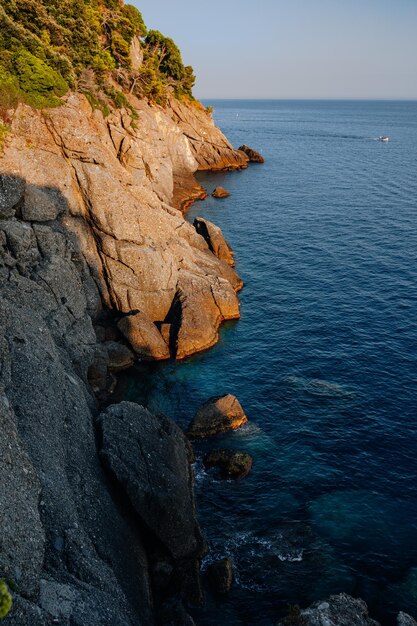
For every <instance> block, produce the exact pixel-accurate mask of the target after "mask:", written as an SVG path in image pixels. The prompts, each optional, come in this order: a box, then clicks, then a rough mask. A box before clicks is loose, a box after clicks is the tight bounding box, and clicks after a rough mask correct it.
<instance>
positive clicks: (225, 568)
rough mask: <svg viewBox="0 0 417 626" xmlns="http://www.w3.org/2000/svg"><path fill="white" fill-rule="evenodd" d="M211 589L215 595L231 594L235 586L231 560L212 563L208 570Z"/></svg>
mask: <svg viewBox="0 0 417 626" xmlns="http://www.w3.org/2000/svg"><path fill="white" fill-rule="evenodd" d="M207 576H208V580H209V583H210V587H211V588H212V590H213V591H214V593H218V594H219V595H224V594H225V593H229V591H230V589H231V588H232V584H233V564H232V561H231V560H230V559H222V560H221V561H215V562H214V563H211V564H210V565H209V566H208V568H207Z"/></svg>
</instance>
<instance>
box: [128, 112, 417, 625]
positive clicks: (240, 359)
mask: <svg viewBox="0 0 417 626" xmlns="http://www.w3.org/2000/svg"><path fill="white" fill-rule="evenodd" d="M204 104H206V105H210V106H212V107H213V108H214V119H215V122H216V123H217V125H218V126H219V127H220V128H221V129H222V130H223V132H224V133H225V134H226V136H227V137H228V138H229V140H230V141H231V142H232V143H233V145H234V146H235V147H238V146H240V145H241V144H243V143H245V144H248V145H249V146H251V147H253V148H255V149H256V150H258V151H260V152H261V154H262V155H263V156H264V158H265V163H264V164H263V165H259V164H252V165H251V166H250V167H249V168H248V169H247V170H244V171H241V172H234V173H224V172H223V173H208V174H199V175H198V178H199V180H200V182H201V183H202V184H203V185H204V186H205V187H206V189H207V191H208V192H211V191H212V190H213V189H214V187H216V186H218V185H222V186H224V187H225V188H226V189H228V190H229V191H230V192H231V196H230V197H229V198H227V199H224V200H216V199H214V198H211V197H210V196H209V197H208V198H207V199H206V200H205V201H203V202H197V203H195V204H194V205H193V206H192V207H191V208H190V209H189V211H188V214H187V219H188V220H189V221H190V222H192V221H193V219H194V218H195V217H197V216H201V217H204V218H206V219H208V220H211V221H213V222H215V223H216V224H218V225H219V226H220V227H221V228H222V230H223V233H224V235H225V237H226V238H227V240H228V241H229V243H230V244H231V246H232V247H233V249H234V251H235V255H236V269H237V271H238V273H239V274H240V276H241V277H242V278H243V280H244V283H245V286H244V289H243V291H242V292H241V293H240V299H241V319H240V320H238V321H234V322H228V323H226V324H224V325H223V326H222V329H221V332H220V341H219V343H218V344H217V345H216V346H215V347H214V348H212V349H211V350H209V351H207V352H203V353H200V354H198V355H195V356H193V357H191V358H188V359H186V360H185V361H182V362H174V361H169V362H164V363H158V364H143V365H138V366H136V367H135V368H134V369H132V370H131V371H130V372H129V373H128V374H127V375H126V376H125V377H124V379H123V381H122V384H123V389H124V397H125V398H126V399H129V400H134V401H137V402H140V403H142V404H145V405H146V406H148V407H149V408H150V409H151V410H153V411H162V412H164V413H166V414H167V415H169V416H170V417H171V418H173V419H174V420H176V421H177V422H178V424H180V426H181V427H183V428H186V427H187V425H188V423H189V421H190V420H191V418H192V417H193V414H194V413H195V411H196V409H197V408H198V407H199V406H200V405H201V404H202V403H203V402H205V401H206V400H207V399H208V398H210V397H211V396H214V395H220V394H225V393H232V394H235V395H236V396H237V397H238V398H239V400H240V402H241V404H242V406H243V408H244V410H245V412H246V414H247V416H248V419H249V423H248V425H247V426H245V427H243V428H242V429H240V430H238V431H235V432H233V433H229V434H226V435H224V436H220V437H218V438H216V439H212V440H210V441H206V442H203V443H201V444H197V445H196V452H197V461H196V464H195V467H194V470H195V475H196V482H195V491H196V503H197V511H198V517H199V520H200V524H201V527H202V530H203V532H204V535H205V537H206V539H207V543H208V547H209V551H208V555H207V556H206V557H205V559H204V560H203V564H202V567H203V571H204V570H206V568H207V567H208V565H209V564H210V562H213V561H215V560H217V559H220V558H224V557H228V558H230V559H232V561H233V564H234V570H235V581H234V585H233V588H232V590H231V592H230V593H229V594H228V595H227V596H225V597H223V598H220V597H215V596H213V595H212V594H211V592H210V590H209V588H208V587H207V585H206V584H205V594H206V606H205V608H204V609H203V610H199V609H196V610H194V611H193V615H194V618H195V620H196V622H197V623H198V624H199V625H200V626H212V625H213V624H216V625H219V626H223V625H225V626H226V625H227V626H241V625H246V624H250V625H253V626H273V625H275V624H276V623H277V622H278V620H279V619H280V617H281V616H282V615H284V614H285V613H286V611H287V610H288V607H289V606H291V605H301V606H302V607H304V606H307V605H309V604H310V603H312V602H314V601H317V600H323V599H325V598H326V597H328V596H329V595H330V594H335V593H339V592H342V591H344V592H347V593H349V594H352V595H353V596H356V597H361V598H363V599H364V600H365V601H366V602H367V603H368V606H369V609H370V612H371V614H372V616H373V617H374V618H376V619H378V620H380V621H381V623H382V624H384V625H387V626H388V625H393V624H394V623H395V615H396V613H397V612H398V611H399V610H403V611H406V612H408V613H410V614H411V615H413V616H414V617H415V618H417V102H410V101H409V102H406V101H402V102H400V101H398V102H394V101H275V100H253V101H250V100H215V101H205V102H204ZM381 135H387V136H388V137H389V141H388V142H387V143H384V142H381V141H378V137H380V136H381ZM215 447H216V448H218V447H227V448H234V449H239V450H245V451H247V452H249V453H250V454H251V455H252V457H253V469H252V471H251V473H250V474H249V475H248V476H247V477H246V478H244V479H243V480H241V481H238V482H235V481H221V480H219V478H218V476H217V475H216V473H215V472H214V473H213V472H206V471H205V470H204V467H203V464H202V457H203V455H204V453H205V452H206V451H207V450H209V449H212V448H215Z"/></svg>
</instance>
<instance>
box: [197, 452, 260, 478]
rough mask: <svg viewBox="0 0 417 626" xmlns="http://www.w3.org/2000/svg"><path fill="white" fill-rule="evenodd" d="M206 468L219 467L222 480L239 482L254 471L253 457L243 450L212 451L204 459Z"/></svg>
mask: <svg viewBox="0 0 417 626" xmlns="http://www.w3.org/2000/svg"><path fill="white" fill-rule="evenodd" d="M203 462H204V466H205V467H206V468H207V469H209V468H211V467H218V468H219V469H220V476H221V477H222V478H234V479H236V480H239V479H240V478H244V477H245V476H247V475H248V474H249V472H250V471H251V469H252V463H253V461H252V457H251V456H250V454H248V453H247V452H243V451H241V450H211V451H210V452H208V453H207V454H206V455H205V456H204V459H203Z"/></svg>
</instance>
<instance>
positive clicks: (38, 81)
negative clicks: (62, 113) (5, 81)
mask: <svg viewBox="0 0 417 626" xmlns="http://www.w3.org/2000/svg"><path fill="white" fill-rule="evenodd" d="M14 65H15V68H16V74H17V77H18V80H19V87H20V89H21V91H22V92H23V93H24V94H25V100H26V102H27V103H28V104H30V105H31V106H33V107H36V108H43V107H54V106H58V105H59V104H61V100H60V99H59V96H63V95H65V94H66V92H67V91H68V89H69V87H68V83H67V82H66V81H65V80H64V79H63V78H62V76H61V75H60V74H58V72H56V71H55V70H53V69H52V68H51V67H49V66H48V65H46V63H44V62H43V61H42V60H41V59H38V58H37V57H35V56H33V54H31V53H30V52H27V51H26V50H20V51H19V52H18V53H17V54H16V56H15V59H14Z"/></svg>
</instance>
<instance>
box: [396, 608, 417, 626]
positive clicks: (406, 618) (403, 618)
mask: <svg viewBox="0 0 417 626" xmlns="http://www.w3.org/2000/svg"><path fill="white" fill-rule="evenodd" d="M397 626H417V622H416V620H415V619H414V618H413V617H411V615H407V613H403V612H402V611H400V612H399V613H398V616H397Z"/></svg>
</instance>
